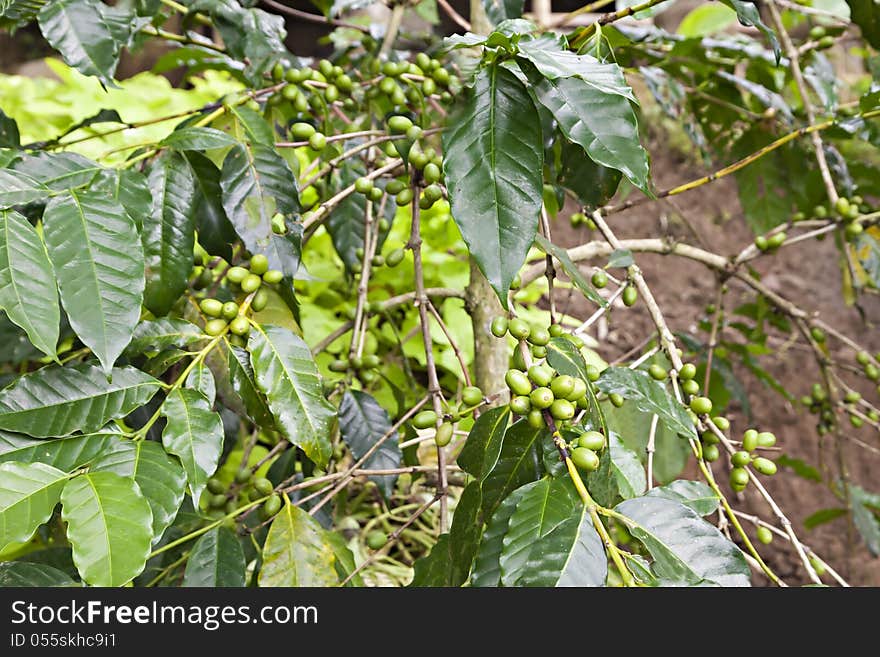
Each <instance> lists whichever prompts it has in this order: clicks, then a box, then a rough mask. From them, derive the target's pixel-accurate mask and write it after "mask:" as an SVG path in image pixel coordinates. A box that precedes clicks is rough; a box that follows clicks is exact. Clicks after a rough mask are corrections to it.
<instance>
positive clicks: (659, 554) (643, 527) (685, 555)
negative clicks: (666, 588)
mask: <svg viewBox="0 0 880 657" xmlns="http://www.w3.org/2000/svg"><path fill="white" fill-rule="evenodd" d="M615 510H616V511H617V512H618V513H620V514H622V515H624V516H626V517H627V518H629V519H630V520H632V524H631V525H629V526H628V529H629V531H630V533H631V534H632V535H633V536H634V537H635V538H637V539H638V540H639V541H641V543H642V544H643V545H644V546H645V548H646V549H647V550H648V552H650V554H651V556H652V557H653V558H654V563H653V570H654V572H655V573H656V574H657V576H658V578H659V579H660V583H661V585H673V586H695V585H705V584H709V585H718V586H749V574H750V573H749V565H748V564H747V563H746V560H745V557H744V556H743V554H742V552H740V549H739V548H738V547H737V546H736V545H734V544H733V543H731V542H730V541H729V540H727V539H726V538H725V537H724V536H723V535H722V534H721V532H719V531H718V529H716V528H715V527H714V526H713V525H710V524H709V523H708V522H706V521H705V520H703V519H702V518H701V517H700V516H699V515H698V514H697V512H696V511H694V510H693V509H690V508H688V507H686V506H685V505H684V504H681V503H680V502H677V501H675V500H669V499H664V498H662V497H637V498H634V499H631V500H626V501H625V502H621V503H620V504H618V505H617V506H616V507H615Z"/></svg>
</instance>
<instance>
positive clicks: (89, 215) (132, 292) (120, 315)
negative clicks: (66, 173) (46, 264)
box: [43, 192, 144, 374]
mask: <svg viewBox="0 0 880 657" xmlns="http://www.w3.org/2000/svg"><path fill="white" fill-rule="evenodd" d="M43 220H44V222H45V225H44V230H43V239H45V241H46V246H47V248H48V251H49V259H50V260H51V261H52V264H53V265H54V267H55V275H56V277H57V279H58V285H59V287H60V289H61V303H62V304H63V305H64V310H65V311H67V316H68V318H69V319H70V325H71V326H72V327H73V330H74V331H76V334H77V335H78V336H79V338H80V340H82V341H83V343H84V344H85V345H86V346H87V347H89V348H90V349H91V350H92V351H93V352H94V354H95V355H96V356H97V357H98V360H100V361H101V365H102V366H103V367H104V371H105V372H107V373H108V374H109V372H110V369H111V368H112V367H113V363H114V362H115V361H116V358H117V357H118V356H119V354H120V353H122V350H123V349H124V348H125V346H126V345H127V344H128V342H129V340H131V335H132V331H133V330H134V327H135V325H136V324H137V322H138V319H139V316H140V312H141V301H142V297H143V290H144V256H143V251H142V249H141V244H140V238H139V236H138V234H137V230H136V228H135V225H134V221H132V219H131V218H130V217H129V216H128V214H126V212H125V210H123V209H122V207H121V206H120V205H119V204H118V203H115V202H113V201H109V200H107V199H105V198H100V197H99V196H97V195H94V194H90V193H77V192H71V193H70V194H69V195H65V196H58V197H55V198H53V199H52V200H51V201H49V204H48V205H47V206H46V211H45V213H44V215H43Z"/></svg>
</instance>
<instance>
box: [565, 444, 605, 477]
mask: <svg viewBox="0 0 880 657" xmlns="http://www.w3.org/2000/svg"><path fill="white" fill-rule="evenodd" d="M571 462H572V463H574V464H575V466H576V467H577V468H579V469H581V470H585V471H587V472H593V471H594V470H596V469H597V468H598V467H599V457H598V456H597V455H596V452H594V451H593V450H591V449H588V448H586V447H578V448H576V449H574V450H573V451H572V452H571Z"/></svg>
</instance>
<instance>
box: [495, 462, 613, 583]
mask: <svg viewBox="0 0 880 657" xmlns="http://www.w3.org/2000/svg"><path fill="white" fill-rule="evenodd" d="M503 543H504V547H503V549H502V552H501V559H500V564H501V582H502V584H503V585H504V586H604V584H605V578H606V576H607V574H608V559H607V557H606V556H605V549H604V547H603V546H602V539H601V538H599V534H598V533H597V532H596V529H595V527H594V526H593V521H592V519H591V518H590V515H589V514H588V513H587V507H586V505H585V504H584V503H583V501H582V500H581V498H580V496H579V495H578V493H577V490H575V487H574V485H573V484H572V483H571V479H569V478H568V477H559V478H556V479H542V480H540V481H536V482H534V483H532V484H529V485H528V486H525V487H524V488H523V492H522V494H521V496H520V497H519V502H518V504H517V506H516V510H515V511H514V512H513V515H511V517H510V521H509V526H508V530H507V533H506V535H505V536H504V541H503Z"/></svg>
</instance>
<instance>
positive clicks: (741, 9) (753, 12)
mask: <svg viewBox="0 0 880 657" xmlns="http://www.w3.org/2000/svg"><path fill="white" fill-rule="evenodd" d="M721 2H723V3H724V4H726V5H727V6H728V7H730V8H731V9H733V10H734V11H735V12H736V17H737V18H738V19H739V22H740V23H742V24H743V25H745V26H746V27H756V28H758V29H759V30H760V31H761V32H763V33H764V36H766V37H767V40H768V41H769V42H770V47H771V48H773V52H774V53H775V54H776V63H777V64H778V63H779V58H780V55H781V52H780V49H779V40H778V39H777V38H776V32H774V31H773V30H771V29H770V28H769V27H767V25H765V24H764V21H762V20H761V12H760V11H759V10H758V7H757V6H756V5H755V3H754V2H747V1H746V0H721ZM847 2H848V3H849V0H847ZM856 22H858V21H856Z"/></svg>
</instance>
